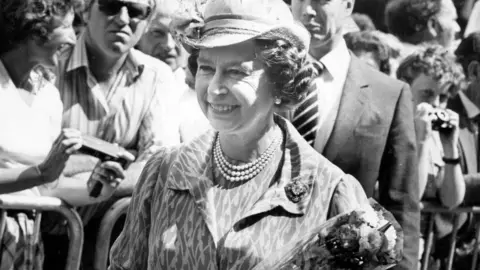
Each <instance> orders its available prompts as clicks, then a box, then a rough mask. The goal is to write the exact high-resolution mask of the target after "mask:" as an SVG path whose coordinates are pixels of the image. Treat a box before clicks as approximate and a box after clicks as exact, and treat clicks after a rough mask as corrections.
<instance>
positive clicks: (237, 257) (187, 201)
mask: <svg viewBox="0 0 480 270" xmlns="http://www.w3.org/2000/svg"><path fill="white" fill-rule="evenodd" d="M200 8H204V11H203V15H202V16H196V17H194V18H192V19H191V20H185V19H183V20H175V21H174V22H173V23H172V25H171V27H172V28H173V34H174V35H175V36H176V37H177V38H179V39H180V41H181V42H182V44H183V45H184V47H185V48H186V49H187V50H188V51H189V52H190V53H191V57H190V61H189V65H190V70H191V71H192V73H193V74H194V76H195V91H196V93H197V98H198V102H199V104H200V107H201V108H202V111H203V112H204V114H205V115H206V117H207V118H208V120H209V121H210V124H211V125H212V127H213V129H214V130H211V131H209V132H207V133H205V134H203V135H202V136H200V137H198V138H196V139H193V140H192V141H191V142H189V143H186V144H183V145H180V146H177V147H173V148H166V149H163V150H161V151H159V152H158V153H157V154H156V155H155V156H154V157H152V159H151V160H150V161H149V162H148V163H147V165H146V167H145V169H144V171H143V173H142V175H141V176H140V181H139V182H138V185H137V189H136V191H135V192H134V194H133V198H132V204H131V205H130V208H129V210H128V214H127V221H126V224H125V227H124V229H123V232H122V233H121V235H120V236H119V238H118V239H117V240H116V243H115V244H114V246H113V249H112V252H111V264H110V269H111V270H116V269H130V270H133V269H135V270H140V269H141V270H144V269H183V270H185V269H251V268H252V267H253V266H255V265H256V264H258V263H259V262H261V261H262V260H264V259H265V258H267V257H268V256H269V254H273V253H274V252H276V251H278V249H279V248H281V247H282V246H284V245H286V244H287V243H289V242H290V241H294V240H295V239H298V238H299V236H301V235H302V233H304V232H306V231H307V230H308V229H311V228H313V226H316V225H319V224H321V223H323V222H325V221H326V220H327V219H328V218H329V217H331V216H333V215H336V214H338V213H342V212H345V211H349V210H353V209H354V208H357V207H358V206H361V205H363V204H366V203H368V201H367V198H366V196H365V193H364V192H363V190H362V187H361V186H360V184H359V183H358V182H357V181H356V180H355V179H354V178H353V177H351V176H349V175H346V174H345V173H343V172H342V171H341V170H340V169H338V168H337V167H336V166H335V165H333V164H332V163H330V162H329V161H327V160H326V159H325V158H324V157H322V156H321V155H320V154H318V153H317V152H316V151H315V150H314V149H313V148H311V147H310V145H309V144H308V143H307V142H306V141H304V140H303V138H302V137H301V136H300V134H299V133H298V132H297V131H296V130H295V128H294V127H293V126H292V125H291V124H290V123H289V122H287V121H286V120H285V119H284V118H282V117H280V116H278V115H276V114H275V112H276V111H277V110H281V109H286V108H292V107H294V106H296V105H297V104H299V103H300V102H302V101H303V100H304V99H305V97H306V95H307V92H308V85H309V84H310V82H311V80H312V78H313V77H314V76H315V75H316V73H317V71H316V68H315V67H316V66H315V65H314V64H312V63H308V62H307V52H308V46H309V41H310V36H309V34H308V31H307V30H306V29H305V28H303V26H301V25H299V24H297V23H296V22H294V20H293V18H292V15H291V13H290V11H289V8H288V6H287V5H286V4H285V3H284V2H283V1H282V0H260V1H259V0H210V1H207V3H206V4H205V6H200ZM193 13H194V12H189V14H193ZM202 17H203V18H202ZM307 124H308V123H307Z"/></svg>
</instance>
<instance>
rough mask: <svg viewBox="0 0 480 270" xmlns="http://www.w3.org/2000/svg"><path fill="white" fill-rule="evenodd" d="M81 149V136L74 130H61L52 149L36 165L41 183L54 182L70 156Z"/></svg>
mask: <svg viewBox="0 0 480 270" xmlns="http://www.w3.org/2000/svg"><path fill="white" fill-rule="evenodd" d="M80 147H82V134H81V133H80V131H78V130H75V129H70V128H66V129H63V130H62V132H61V133H60V135H59V136H58V137H57V139H56V140H55V141H54V142H53V146H52V149H50V152H49V153H48V155H47V157H46V158H45V160H44V161H43V162H42V163H40V164H39V165H38V169H39V170H40V173H41V177H42V178H43V182H45V183H48V182H53V181H55V180H56V179H57V178H58V177H59V176H60V174H61V173H62V171H63V169H64V168H65V164H66V163H67V160H68V158H69V157H70V155H71V154H73V153H75V152H76V151H77V150H78V149H80Z"/></svg>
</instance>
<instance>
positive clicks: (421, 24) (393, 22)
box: [385, 0, 442, 41]
mask: <svg viewBox="0 0 480 270" xmlns="http://www.w3.org/2000/svg"><path fill="white" fill-rule="evenodd" d="M441 1H442V0H395V1H390V3H389V4H388V5H387V8H386V12H385V23H386V24H387V27H388V30H389V32H390V33H392V34H393V35H395V36H397V37H398V38H399V39H400V40H403V41H407V40H408V39H410V38H411V37H413V36H415V35H417V34H418V33H420V32H422V31H423V30H425V29H426V27H427V25H428V21H429V20H430V19H431V18H432V17H434V16H436V15H437V14H438V13H439V12H440V9H441V4H442V3H441Z"/></svg>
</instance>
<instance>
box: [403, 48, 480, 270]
mask: <svg viewBox="0 0 480 270" xmlns="http://www.w3.org/2000/svg"><path fill="white" fill-rule="evenodd" d="M397 77H398V78H399V79H401V80H404V81H406V82H407V83H409V84H410V86H411V89H412V92H413V97H414V102H415V104H416V106H417V111H416V117H415V128H416V133H417V144H418V156H419V165H418V166H419V167H418V177H419V186H420V195H421V196H422V200H423V201H433V202H436V203H439V204H441V205H443V206H445V207H448V208H454V207H457V206H459V205H461V204H466V203H467V204H470V203H471V201H468V202H467V199H468V198H467V197H469V196H468V194H471V195H472V194H473V192H471V191H469V192H467V190H469V189H470V184H469V183H470V182H471V181H470V180H471V179H472V177H473V178H475V176H476V175H478V173H477V171H478V169H477V165H476V163H477V162H476V161H477V158H476V155H477V151H476V140H477V139H476V134H475V131H474V130H476V129H475V125H476V124H473V123H474V122H473V121H472V120H473V119H474V118H475V117H476V116H478V115H479V113H480V110H478V108H477V107H476V106H475V105H474V104H473V103H472V102H471V101H470V100H469V99H468V98H467V97H466V95H465V94H464V93H463V92H461V91H459V90H460V89H461V88H462V81H463V77H464V75H463V73H462V72H461V69H460V68H459V66H458V64H457V63H456V62H455V59H454V57H453V55H450V54H449V53H448V52H447V51H446V49H444V48H442V47H440V46H438V45H429V46H427V47H425V48H424V49H422V50H420V51H418V52H416V53H414V54H412V55H410V56H408V57H407V58H406V59H404V60H403V62H402V63H401V64H400V66H399V68H398V70H397ZM467 123H470V125H469V124H467ZM472 128H473V129H472ZM477 178H478V177H477ZM467 186H468V189H467ZM471 195H470V197H471ZM459 218H460V223H459V225H460V226H461V227H460V230H459V234H458V235H459V236H460V237H462V239H463V238H465V239H467V238H468V237H467V236H468V235H469V233H470V225H471V224H472V219H471V217H470V216H468V215H467V214H461V215H460V216H459ZM451 221H452V216H451V215H448V214H441V215H436V216H435V227H436V234H437V235H436V237H437V240H436V244H435V250H434V252H433V254H432V256H433V257H434V258H436V259H438V260H437V261H436V262H437V263H442V261H444V260H445V258H447V257H448V254H446V253H445V252H446V251H448V250H449V248H448V246H449V244H450V243H449V239H450V237H449V234H450V233H451V231H452V228H453V224H452V223H451ZM421 222H422V223H421V225H422V226H421V227H422V232H423V233H425V230H426V228H427V226H426V220H424V219H422V221H421ZM459 242H462V241H461V239H459V240H458V242H457V243H459ZM457 250H458V248H457ZM472 250H473V249H472ZM420 255H421V252H420ZM443 263H445V261H444V262H443ZM467 268H469V267H466V268H461V267H460V268H458V269H467Z"/></svg>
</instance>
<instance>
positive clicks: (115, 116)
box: [57, 34, 180, 161]
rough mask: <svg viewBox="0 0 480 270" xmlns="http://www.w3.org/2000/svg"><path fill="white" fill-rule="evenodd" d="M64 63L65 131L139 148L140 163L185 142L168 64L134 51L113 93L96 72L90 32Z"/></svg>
mask: <svg viewBox="0 0 480 270" xmlns="http://www.w3.org/2000/svg"><path fill="white" fill-rule="evenodd" d="M59 62H60V63H59V66H58V68H59V70H58V72H57V76H58V79H57V85H58V89H60V95H61V98H62V101H63V106H64V113H63V124H62V126H63V127H70V128H75V129H78V130H80V131H81V132H83V133H85V134H88V135H92V136H96V137H98V138H100V139H103V140H106V141H108V142H112V143H117V144H119V145H120V146H123V147H125V148H127V149H129V150H134V151H136V152H137V153H138V156H137V161H142V160H146V159H148V157H149V156H150V155H151V154H152V152H154V149H156V148H157V147H158V146H165V145H167V146H168V145H175V144H177V143H179V142H180V138H179V133H178V123H177V120H176V119H175V118H174V115H175V114H173V113H172V108H173V106H174V105H175V104H176V103H178V98H177V97H178V95H176V94H175V91H178V89H176V87H175V85H176V84H175V77H174V75H173V72H172V71H171V69H170V68H169V67H168V66H167V65H166V64H164V63H163V62H161V61H159V60H157V59H155V58H153V57H150V56H147V55H145V54H143V53H141V52H140V51H137V50H135V49H131V51H130V52H129V54H128V56H127V58H126V61H125V63H124V65H123V66H122V67H121V68H120V70H119V71H118V73H117V76H116V78H115V79H114V83H113V84H112V86H111V87H110V89H108V90H107V91H104V90H103V89H101V87H100V85H99V84H98V82H97V80H96V79H95V77H94V76H93V75H92V73H91V71H90V68H89V62H88V59H87V53H86V46H85V34H83V35H81V36H80V37H79V40H78V41H77V44H76V45H75V47H74V48H73V49H70V50H66V51H64V52H63V53H62V55H61V56H60V61H59ZM90 64H91V63H90Z"/></svg>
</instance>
